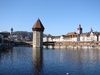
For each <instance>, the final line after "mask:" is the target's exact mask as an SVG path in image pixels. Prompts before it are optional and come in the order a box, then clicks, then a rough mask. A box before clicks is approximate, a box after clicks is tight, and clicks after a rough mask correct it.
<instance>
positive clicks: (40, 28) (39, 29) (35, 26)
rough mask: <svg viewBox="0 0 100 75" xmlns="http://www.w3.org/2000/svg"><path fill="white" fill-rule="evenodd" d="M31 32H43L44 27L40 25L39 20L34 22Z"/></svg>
mask: <svg viewBox="0 0 100 75" xmlns="http://www.w3.org/2000/svg"><path fill="white" fill-rule="evenodd" d="M32 30H33V31H44V26H43V24H42V23H41V21H40V19H38V20H37V21H36V23H35V24H34V25H33V27H32Z"/></svg>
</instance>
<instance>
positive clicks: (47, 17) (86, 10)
mask: <svg viewBox="0 0 100 75" xmlns="http://www.w3.org/2000/svg"><path fill="white" fill-rule="evenodd" d="M38 18H40V20H41V22H42V23H43V25H44V27H45V31H44V33H45V34H52V35H64V34H67V33H68V32H74V31H75V32H77V27H78V25H79V24H81V26H82V28H83V32H89V31H90V28H91V27H92V28H93V30H94V31H100V0H0V31H10V29H11V27H13V29H14V31H29V32H30V31H32V26H33V25H34V23H35V22H36V20H37V19H38Z"/></svg>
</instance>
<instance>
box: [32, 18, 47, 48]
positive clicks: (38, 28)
mask: <svg viewBox="0 0 100 75" xmlns="http://www.w3.org/2000/svg"><path fill="white" fill-rule="evenodd" d="M44 29H45V28H44V26H43V25H42V23H41V21H40V19H38V20H37V21H36V23H35V24H34V26H33V27H32V30H33V47H34V48H40V47H43V31H44Z"/></svg>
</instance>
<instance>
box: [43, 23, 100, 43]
mask: <svg viewBox="0 0 100 75" xmlns="http://www.w3.org/2000/svg"><path fill="white" fill-rule="evenodd" d="M47 41H48V42H78V41H81V42H84V41H85V42H86V41H100V32H97V31H93V29H92V28H91V29H90V31H89V32H85V33H83V29H82V27H81V25H80V24H79V27H78V28H77V32H69V33H67V34H66V35H61V36H49V37H48V36H45V37H44V38H43V42H47Z"/></svg>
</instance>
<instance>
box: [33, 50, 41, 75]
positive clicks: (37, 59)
mask: <svg viewBox="0 0 100 75" xmlns="http://www.w3.org/2000/svg"><path fill="white" fill-rule="evenodd" d="M32 56H33V65H34V75H40V72H41V70H42V68H43V48H33V50H32Z"/></svg>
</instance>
